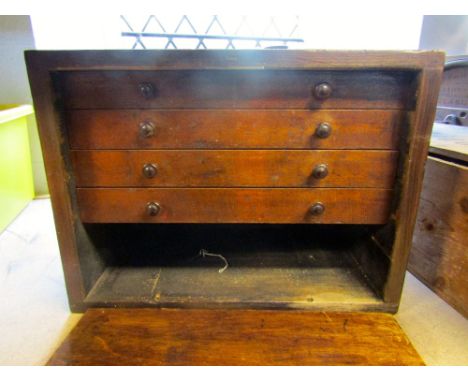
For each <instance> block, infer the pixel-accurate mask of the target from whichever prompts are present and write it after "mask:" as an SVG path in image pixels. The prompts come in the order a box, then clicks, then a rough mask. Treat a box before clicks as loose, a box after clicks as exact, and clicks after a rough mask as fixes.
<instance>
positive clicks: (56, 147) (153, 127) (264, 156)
mask: <svg viewBox="0 0 468 382" xmlns="http://www.w3.org/2000/svg"><path fill="white" fill-rule="evenodd" d="M26 61H27V66H28V72H29V77H30V83H31V88H32V93H33V98H34V104H35V109H36V114H37V119H38V125H39V129H40V137H41V143H42V147H43V151H44V158H45V161H46V169H47V176H48V182H49V187H50V193H51V198H52V204H53V209H54V216H55V222H56V228H57V235H58V240H59V245H60V251H61V255H62V260H63V266H64V271H65V278H66V283H67V289H68V295H69V300H70V306H71V309H72V310H73V311H77V312H78V311H83V310H86V309H87V308H88V307H145V306H159V307H161V306H162V307H222V308H225V307H244V308H295V309H310V310H341V311H354V310H360V311H386V312H395V311H396V310H397V308H398V304H399V299H400V293H401V290H402V285H403V280H404V274H405V270H406V264H407V259H408V254H409V249H410V246H411V238H412V234H413V227H414V223H415V218H416V212H417V207H418V200H419V193H420V190H421V183H422V179H423V169H424V162H425V159H426V155H427V149H428V142H429V136H430V131H431V127H432V122H433V119H434V114H435V106H436V101H437V96H438V91H439V84H440V80H441V74H442V69H443V64H444V56H443V54H442V53H438V52H328V51H268V50H265V51H55V52H47V51H30V52H26Z"/></svg>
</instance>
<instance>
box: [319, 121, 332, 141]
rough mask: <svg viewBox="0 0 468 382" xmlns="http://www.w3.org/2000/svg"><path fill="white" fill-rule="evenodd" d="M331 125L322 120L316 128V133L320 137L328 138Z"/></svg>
mask: <svg viewBox="0 0 468 382" xmlns="http://www.w3.org/2000/svg"><path fill="white" fill-rule="evenodd" d="M331 129H332V128H331V126H330V124H329V123H327V122H320V123H319V125H318V126H317V128H316V129H315V135H316V136H317V137H319V138H328V137H329V136H330V134H331Z"/></svg>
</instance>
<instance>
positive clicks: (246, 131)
mask: <svg viewBox="0 0 468 382" xmlns="http://www.w3.org/2000/svg"><path fill="white" fill-rule="evenodd" d="M403 117H404V113H401V112H398V111H396V110H333V111H331V110H312V111H305V110H230V109H223V110H190V111H187V110H70V111H68V112H67V131H68V135H69V141H70V147H71V148H72V149H151V148H153V149H167V148H169V149H171V148H185V149H214V148H229V149H243V148H246V149H248V148H270V149H274V148H289V149H309V148H315V149H329V148H332V149H387V150H394V149H396V148H397V145H398V141H399V138H400V136H401V134H402V130H403V129H402V124H403ZM142 122H151V123H153V124H154V126H155V130H154V135H153V136H151V137H148V138H145V137H143V136H142V135H141V134H140V127H139V126H140V123H142ZM322 122H326V123H328V124H329V125H330V126H331V128H332V132H331V135H330V136H329V137H328V138H326V139H321V138H318V137H317V136H316V135H315V131H316V129H317V126H318V125H319V124H320V123H322Z"/></svg>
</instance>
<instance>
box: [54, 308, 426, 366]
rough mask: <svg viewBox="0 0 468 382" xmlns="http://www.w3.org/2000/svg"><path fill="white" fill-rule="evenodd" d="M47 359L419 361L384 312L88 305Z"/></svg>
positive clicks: (318, 362) (193, 362)
mask: <svg viewBox="0 0 468 382" xmlns="http://www.w3.org/2000/svg"><path fill="white" fill-rule="evenodd" d="M48 365H174V366H175V365H199V366H202V365H204V366H206V365H232V366H234V365H259V366H261V365H264V366H267V365H317V366H318V365H402V366H403V365H406V366H410V365H411V366H418V365H424V363H423V361H422V359H421V358H420V356H419V355H418V354H417V352H416V350H415V349H414V348H413V346H412V345H411V343H410V341H409V340H408V338H407V337H406V335H405V334H404V332H403V331H402V330H401V328H400V326H399V325H398V324H397V322H396V320H395V319H394V318H393V317H392V316H391V315H388V314H383V313H367V314H362V313H333V312H329V313H326V312H323V313H306V312H298V311H292V312H291V311H289V312H288V311H285V312H281V311H249V310H237V311H234V310H175V309H173V310H151V309H90V310H88V311H87V312H86V314H85V315H84V316H83V318H82V319H81V320H80V321H79V322H78V325H77V326H76V327H75V328H74V329H73V330H72V332H71V333H70V335H69V336H68V337H67V338H66V339H65V341H64V342H63V343H62V345H61V346H60V347H59V349H58V350H57V351H56V352H55V354H54V355H53V356H52V357H51V359H50V360H49V362H48Z"/></svg>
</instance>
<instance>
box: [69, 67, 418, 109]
mask: <svg viewBox="0 0 468 382" xmlns="http://www.w3.org/2000/svg"><path fill="white" fill-rule="evenodd" d="M414 78H415V76H414V73H413V72H409V71H408V72H406V71H392V70H387V71H372V70H370V71H363V70H355V71H325V70H324V71H305V70H297V71H294V70H248V69H245V70H234V71H226V70H186V71H184V70H180V71H174V70H167V71H164V70H163V71H159V70H158V71H136V70H132V71H73V72H63V73H62V79H61V89H62V92H63V100H64V103H65V107H66V108H67V109H129V108H133V109H135V108H137V109H161V108H162V109H165V108H178V109H206V108H208V109H210V108H213V109H218V108H221V109H223V108H234V109H236V108H240V109H318V108H328V109H386V108H389V109H412V108H413V107H414V88H413V82H414ZM323 82H326V83H328V84H329V85H331V87H332V89H333V92H332V94H331V96H330V97H329V98H327V99H325V100H321V99H317V98H315V97H314V95H313V92H314V89H315V86H316V85H318V84H320V83H323ZM143 83H147V84H151V85H152V86H153V88H154V96H151V97H144V96H143V95H142V94H141V93H140V90H139V84H143Z"/></svg>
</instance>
